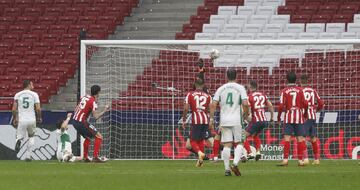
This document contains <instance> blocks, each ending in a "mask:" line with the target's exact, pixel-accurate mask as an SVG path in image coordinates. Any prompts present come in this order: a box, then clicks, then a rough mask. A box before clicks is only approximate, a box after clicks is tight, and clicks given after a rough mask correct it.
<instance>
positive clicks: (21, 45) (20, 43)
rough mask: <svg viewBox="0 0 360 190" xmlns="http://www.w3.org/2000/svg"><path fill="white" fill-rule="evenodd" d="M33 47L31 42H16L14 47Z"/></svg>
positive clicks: (26, 49)
mask: <svg viewBox="0 0 360 190" xmlns="http://www.w3.org/2000/svg"><path fill="white" fill-rule="evenodd" d="M31 48H32V43H31V42H15V43H14V45H13V49H14V50H17V51H29V50H31Z"/></svg>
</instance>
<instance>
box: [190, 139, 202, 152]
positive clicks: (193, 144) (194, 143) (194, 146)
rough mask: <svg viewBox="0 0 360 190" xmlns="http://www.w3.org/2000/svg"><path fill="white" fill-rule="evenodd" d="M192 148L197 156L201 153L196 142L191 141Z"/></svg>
mask: <svg viewBox="0 0 360 190" xmlns="http://www.w3.org/2000/svg"><path fill="white" fill-rule="evenodd" d="M190 144H191V148H192V149H193V151H194V152H195V153H196V154H197V153H198V152H199V151H200V147H199V144H198V142H197V141H196V140H190Z"/></svg>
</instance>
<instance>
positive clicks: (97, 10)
mask: <svg viewBox="0 0 360 190" xmlns="http://www.w3.org/2000/svg"><path fill="white" fill-rule="evenodd" d="M103 12H104V8H102V7H98V6H96V7H86V8H85V11H84V15H86V16H100V15H101V14H102V13H103Z"/></svg>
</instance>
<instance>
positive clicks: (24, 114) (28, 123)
mask: <svg viewBox="0 0 360 190" xmlns="http://www.w3.org/2000/svg"><path fill="white" fill-rule="evenodd" d="M23 87H24V90H22V91H20V92H18V93H16V94H15V97H14V104H13V108H12V116H13V124H14V127H16V128H17V131H16V144H15V152H19V150H20V147H21V141H22V140H23V139H24V138H25V135H26V133H27V135H28V137H29V142H28V146H27V149H26V158H25V160H26V161H31V152H32V147H33V146H34V144H35V141H34V135H35V129H36V122H38V123H41V122H42V119H41V108H40V99H39V95H38V94H37V93H36V92H34V91H32V90H33V89H34V84H33V82H31V81H29V80H24V82H23Z"/></svg>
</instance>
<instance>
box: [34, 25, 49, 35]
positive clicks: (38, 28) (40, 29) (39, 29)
mask: <svg viewBox="0 0 360 190" xmlns="http://www.w3.org/2000/svg"><path fill="white" fill-rule="evenodd" d="M47 30H48V27H47V26H46V25H31V26H30V32H31V33H32V34H44V33H47Z"/></svg>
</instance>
